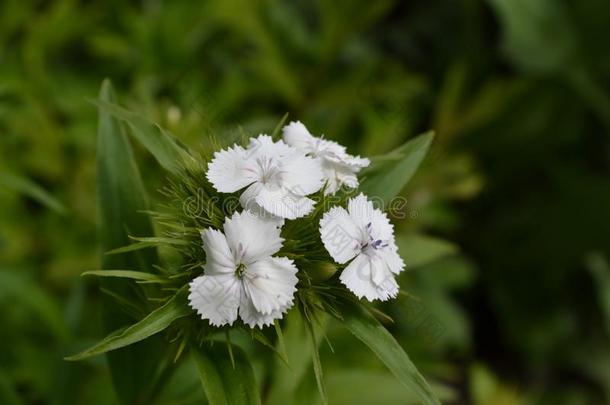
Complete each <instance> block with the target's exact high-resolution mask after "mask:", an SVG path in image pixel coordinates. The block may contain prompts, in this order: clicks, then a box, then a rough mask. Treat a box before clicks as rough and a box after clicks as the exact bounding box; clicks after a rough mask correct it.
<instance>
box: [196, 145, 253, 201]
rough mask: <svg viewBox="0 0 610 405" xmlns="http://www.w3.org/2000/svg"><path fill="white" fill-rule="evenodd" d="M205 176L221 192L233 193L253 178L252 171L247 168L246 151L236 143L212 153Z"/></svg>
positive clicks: (249, 182)
mask: <svg viewBox="0 0 610 405" xmlns="http://www.w3.org/2000/svg"><path fill="white" fill-rule="evenodd" d="M206 176H207V178H208V180H209V181H210V183H212V185H213V186H214V188H215V189H216V190H218V191H219V192H221V193H233V192H235V191H237V190H240V189H242V188H244V187H246V186H247V185H248V184H251V183H252V182H253V181H254V180H255V178H254V176H253V173H252V172H251V171H250V170H248V165H247V160H246V152H245V150H244V149H243V148H242V147H241V146H238V145H234V146H233V147H232V148H229V149H226V150H225V149H223V150H221V151H220V152H216V153H214V159H212V161H211V162H210V164H209V165H208V173H207V175H206Z"/></svg>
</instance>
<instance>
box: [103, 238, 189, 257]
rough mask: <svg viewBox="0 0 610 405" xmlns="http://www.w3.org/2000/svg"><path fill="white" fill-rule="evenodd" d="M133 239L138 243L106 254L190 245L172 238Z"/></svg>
mask: <svg viewBox="0 0 610 405" xmlns="http://www.w3.org/2000/svg"><path fill="white" fill-rule="evenodd" d="M131 239H133V240H136V241H137V242H136V243H132V244H130V245H127V246H123V247H120V248H117V249H112V250H109V251H108V252H106V254H107V255H116V254H120V253H127V252H135V251H137V250H142V249H147V248H151V247H157V246H161V245H178V246H185V245H188V244H189V242H187V241H184V240H179V239H171V238H157V237H150V238H131Z"/></svg>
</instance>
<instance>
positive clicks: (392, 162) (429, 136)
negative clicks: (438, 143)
mask: <svg viewBox="0 0 610 405" xmlns="http://www.w3.org/2000/svg"><path fill="white" fill-rule="evenodd" d="M433 139H434V133H433V132H427V133H425V134H423V135H420V136H418V137H417V138H414V139H412V140H410V141H408V142H407V143H405V144H404V145H402V146H400V147H399V148H397V149H395V150H393V151H392V152H390V153H388V154H386V155H384V156H380V157H377V158H373V159H372V163H371V166H369V167H367V168H366V169H365V170H363V171H362V174H361V178H362V182H361V185H360V190H362V192H364V193H365V194H367V195H368V196H369V197H371V198H381V199H382V201H384V202H385V203H386V204H387V203H389V202H390V200H391V199H392V198H393V197H395V196H396V195H398V193H400V191H401V190H402V189H403V188H404V187H405V186H406V185H407V183H408V182H409V180H411V177H413V175H414V174H415V171H416V170H417V168H418V167H419V165H420V163H421V162H422V160H423V159H424V157H425V156H426V153H428V149H429V148H430V145H431V143H432V140H433Z"/></svg>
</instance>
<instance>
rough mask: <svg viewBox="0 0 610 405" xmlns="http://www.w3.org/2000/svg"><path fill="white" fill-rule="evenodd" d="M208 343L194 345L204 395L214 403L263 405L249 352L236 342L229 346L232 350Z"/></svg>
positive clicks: (214, 404) (218, 344)
mask: <svg viewBox="0 0 610 405" xmlns="http://www.w3.org/2000/svg"><path fill="white" fill-rule="evenodd" d="M212 343H214V342H211V343H206V344H205V345H203V346H201V347H194V348H193V350H192V352H191V353H192V355H193V358H194V359H195V362H196V364H197V369H198V370H199V378H200V379H201V384H202V386H203V390H204V391H205V395H206V397H207V399H208V401H209V403H210V404H211V405H229V404H244V405H246V404H260V403H261V400H260V394H259V391H258V385H257V383H256V378H255V377H254V370H253V369H252V366H251V365H250V362H249V361H248V358H247V356H246V353H244V351H243V350H242V349H241V348H239V347H238V346H235V345H231V344H230V343H229V345H230V350H231V352H232V355H231V357H230V356H229V353H227V352H226V351H225V350H223V349H222V347H223V346H224V344H223V343H222V342H215V343H216V345H215V346H210V345H211V344H212Z"/></svg>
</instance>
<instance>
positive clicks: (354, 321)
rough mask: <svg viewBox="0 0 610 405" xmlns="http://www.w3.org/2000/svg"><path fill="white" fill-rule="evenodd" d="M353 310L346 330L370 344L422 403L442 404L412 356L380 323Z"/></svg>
mask: <svg viewBox="0 0 610 405" xmlns="http://www.w3.org/2000/svg"><path fill="white" fill-rule="evenodd" d="M352 311H353V312H354V313H351V314H349V315H347V316H346V317H345V322H344V324H345V326H346V327H347V329H349V331H350V332H352V333H353V334H354V336H356V337H357V338H358V339H359V340H361V341H362V342H363V343H364V344H365V345H367V346H368V347H369V348H370V349H371V350H372V351H373V352H374V353H375V354H376V355H377V356H378V357H379V359H380V360H381V361H382V362H383V363H384V364H385V365H386V366H387V367H388V369H390V371H391V372H392V373H394V375H395V376H396V378H398V380H399V381H400V382H401V383H402V384H404V385H405V387H407V388H408V389H409V390H410V391H411V392H412V393H414V394H415V395H416V396H417V398H418V399H419V400H420V401H421V402H422V403H423V404H440V401H439V400H438V398H437V397H436V395H435V394H434V393H433V391H432V389H431V388H430V386H429V385H428V383H427V382H426V380H425V379H424V377H422V375H421V374H420V373H419V371H417V368H416V367H415V365H414V364H413V363H412V362H411V359H409V356H407V354H406V353H405V351H404V350H403V349H402V348H401V347H400V345H399V344H398V342H397V341H396V340H395V339H394V337H393V336H392V335H391V334H390V333H389V332H388V331H387V330H386V329H385V328H384V327H383V326H382V325H381V324H380V323H379V321H377V320H376V319H375V318H373V317H372V316H370V315H367V314H365V313H364V312H362V311H358V310H356V309H352Z"/></svg>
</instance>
